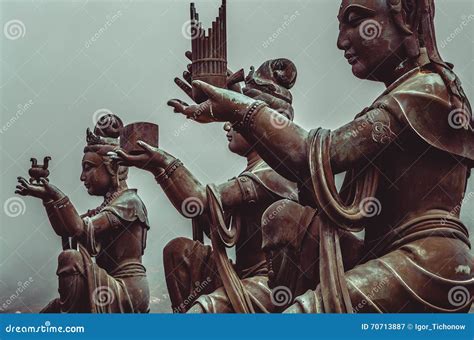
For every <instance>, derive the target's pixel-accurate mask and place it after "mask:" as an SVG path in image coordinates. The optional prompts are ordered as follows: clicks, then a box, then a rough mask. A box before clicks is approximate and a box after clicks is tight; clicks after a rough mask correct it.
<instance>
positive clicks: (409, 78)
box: [372, 69, 474, 160]
mask: <svg viewBox="0 0 474 340" xmlns="http://www.w3.org/2000/svg"><path fill="white" fill-rule="evenodd" d="M372 107H374V108H381V109H385V110H386V111H388V112H389V113H390V114H392V115H394V116H395V117H396V118H397V119H398V120H399V121H400V122H401V124H403V125H406V126H408V127H410V128H411V130H412V131H414V132H415V133H416V134H417V135H418V136H420V137H421V138H422V139H423V140H424V141H425V142H427V143H428V144H430V145H431V146H433V147H435V148H437V149H440V150H442V151H446V152H449V153H451V154H453V155H457V156H460V157H464V158H467V159H470V160H474V132H473V131H472V130H470V129H466V128H464V127H462V126H459V125H456V119H458V118H459V117H457V116H459V115H463V116H464V115H465V116H469V117H470V116H471V113H470V112H459V111H460V110H459V109H453V107H452V106H451V102H450V98H449V92H448V89H447V87H446V85H445V84H444V82H443V79H442V78H441V76H440V75H439V74H437V73H434V72H431V71H429V70H422V69H416V70H414V71H411V72H409V73H408V74H406V75H405V76H403V77H402V78H401V79H399V80H397V81H396V82H395V83H394V84H392V85H391V86H390V87H388V88H387V90H386V91H385V92H384V93H383V94H382V95H381V96H380V97H379V98H378V99H377V100H376V101H375V102H374V104H373V105H372ZM466 110H467V108H466Z"/></svg>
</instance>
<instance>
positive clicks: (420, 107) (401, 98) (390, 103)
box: [374, 69, 450, 119]
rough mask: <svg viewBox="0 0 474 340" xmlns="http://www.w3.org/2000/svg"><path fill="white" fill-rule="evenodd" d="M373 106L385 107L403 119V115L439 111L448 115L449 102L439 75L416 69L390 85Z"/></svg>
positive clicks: (446, 91)
mask: <svg viewBox="0 0 474 340" xmlns="http://www.w3.org/2000/svg"><path fill="white" fill-rule="evenodd" d="M374 106H377V107H382V108H383V107H385V108H386V109H388V110H389V111H391V113H393V114H395V115H397V117H399V118H400V119H403V118H404V116H405V115H409V116H410V115H419V114H426V113H427V112H430V111H432V110H439V109H441V110H442V111H448V113H449V108H450V102H449V95H448V90H447V88H446V85H445V84H444V82H443V79H442V78H441V76H440V75H439V74H437V73H434V72H430V71H423V70H419V69H416V70H414V71H411V72H408V74H406V75H404V76H402V77H401V78H400V79H398V80H397V81H396V82H395V83H393V84H392V85H390V86H389V87H388V88H387V89H386V90H385V92H384V93H383V94H382V95H381V96H380V97H379V98H378V99H377V100H376V101H375V103H374Z"/></svg>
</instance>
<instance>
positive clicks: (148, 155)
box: [110, 141, 175, 174]
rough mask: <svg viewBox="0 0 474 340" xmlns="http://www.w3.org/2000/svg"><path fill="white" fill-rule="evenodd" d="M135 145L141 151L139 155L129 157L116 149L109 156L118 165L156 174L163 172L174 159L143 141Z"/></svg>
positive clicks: (129, 155)
mask: <svg viewBox="0 0 474 340" xmlns="http://www.w3.org/2000/svg"><path fill="white" fill-rule="evenodd" d="M137 144H138V145H139V146H140V147H141V148H142V149H143V151H144V152H143V153H141V154H139V155H131V154H128V153H126V152H125V151H124V150H122V149H117V150H115V151H114V152H112V153H110V156H111V157H112V158H113V159H115V160H117V161H118V162H119V164H120V165H124V166H134V167H137V168H140V169H143V170H147V171H150V172H152V173H154V174H158V173H160V172H162V171H163V169H164V168H166V166H168V165H169V164H170V163H171V162H172V161H173V160H175V158H174V157H173V156H172V155H170V154H169V153H167V152H166V151H163V150H161V149H159V148H155V147H153V146H151V145H149V144H147V143H145V142H143V141H138V142H137Z"/></svg>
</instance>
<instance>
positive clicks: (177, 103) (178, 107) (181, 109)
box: [167, 99, 186, 114]
mask: <svg viewBox="0 0 474 340" xmlns="http://www.w3.org/2000/svg"><path fill="white" fill-rule="evenodd" d="M167 104H168V106H171V107H172V108H174V112H176V113H182V114H185V110H186V107H185V106H184V105H183V104H182V102H181V100H179V99H172V100H169V101H168V103H167Z"/></svg>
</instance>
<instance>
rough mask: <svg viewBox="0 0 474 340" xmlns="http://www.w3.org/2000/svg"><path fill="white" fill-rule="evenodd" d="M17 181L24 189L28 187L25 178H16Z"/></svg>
mask: <svg viewBox="0 0 474 340" xmlns="http://www.w3.org/2000/svg"><path fill="white" fill-rule="evenodd" d="M17 180H18V182H19V183H21V184H23V185H24V186H25V187H28V186H29V183H28V181H27V180H26V179H25V178H23V177H18V178H17Z"/></svg>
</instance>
